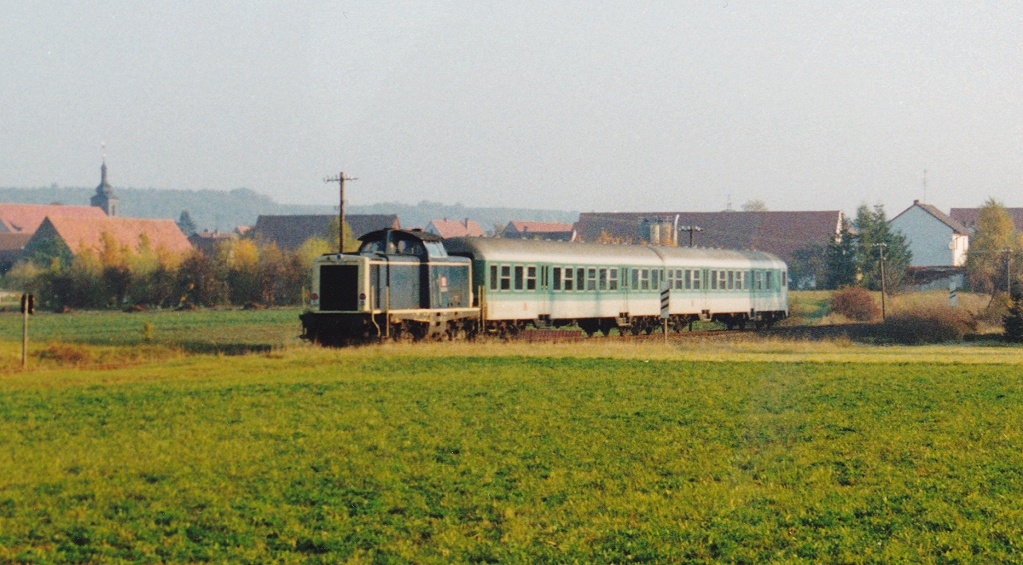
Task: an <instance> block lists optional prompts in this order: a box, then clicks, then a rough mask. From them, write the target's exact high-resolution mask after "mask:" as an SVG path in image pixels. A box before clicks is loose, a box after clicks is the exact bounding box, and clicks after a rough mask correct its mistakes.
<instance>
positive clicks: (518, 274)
mask: <svg viewBox="0 0 1023 565" xmlns="http://www.w3.org/2000/svg"><path fill="white" fill-rule="evenodd" d="M522 279H523V277H522V265H517V266H516V267H515V290H522V282H523V281H522Z"/></svg>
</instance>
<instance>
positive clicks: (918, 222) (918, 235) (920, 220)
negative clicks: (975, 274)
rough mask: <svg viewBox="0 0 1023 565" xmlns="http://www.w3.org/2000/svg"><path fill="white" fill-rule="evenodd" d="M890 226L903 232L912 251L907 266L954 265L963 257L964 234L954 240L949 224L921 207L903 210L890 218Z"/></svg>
mask: <svg viewBox="0 0 1023 565" xmlns="http://www.w3.org/2000/svg"><path fill="white" fill-rule="evenodd" d="M891 227H892V229H895V230H899V231H901V232H902V233H903V234H904V235H905V236H906V240H907V241H908V242H909V250H910V252H912V253H913V257H912V259H911V260H910V263H909V265H910V266H911V267H958V266H961V265H962V262H963V261H964V260H965V257H966V246H967V244H966V238H965V236H961V239H960V240H959V241H955V242H954V240H953V236H954V235H955V234H954V232H953V230H952V228H950V227H949V226H948V225H946V224H945V223H944V222H942V221H941V220H939V219H937V218H935V217H934V216H932V215H930V214H929V213H927V212H926V211H925V210H923V209H922V208H919V207H917V206H914V207H912V208H910V209H908V210H906V211H905V212H903V213H902V214H900V215H899V216H898V217H896V218H895V219H893V220H892V221H891ZM953 248H956V249H953ZM957 261H958V263H957Z"/></svg>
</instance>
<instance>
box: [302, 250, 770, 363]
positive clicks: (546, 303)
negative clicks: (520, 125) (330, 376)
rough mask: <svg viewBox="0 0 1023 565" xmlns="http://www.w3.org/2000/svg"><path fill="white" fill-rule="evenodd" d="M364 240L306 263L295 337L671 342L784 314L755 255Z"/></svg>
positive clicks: (330, 341)
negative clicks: (639, 338) (668, 334)
mask: <svg viewBox="0 0 1023 565" xmlns="http://www.w3.org/2000/svg"><path fill="white" fill-rule="evenodd" d="M361 241H362V246H361V247H360V249H359V252H358V253H356V254H333V255H325V256H323V257H320V258H318V259H317V260H316V261H315V264H314V267H313V269H314V271H313V290H312V293H311V295H310V298H311V301H310V308H309V309H308V310H307V311H306V312H305V313H303V314H302V315H301V319H302V326H303V329H304V333H303V336H302V337H303V338H305V339H309V340H312V341H316V342H319V343H323V344H325V345H343V344H349V343H361V342H365V341H369V340H371V339H378V338H393V339H399V340H401V339H409V340H417V339H423V338H427V337H431V338H435V339H436V338H449V339H454V338H460V337H472V336H475V335H476V334H477V333H479V332H481V331H483V332H486V333H488V334H494V335H498V336H512V335H515V334H516V333H518V332H520V331H522V330H523V329H525V328H527V327H562V326H570V325H578V327H580V328H581V329H582V330H583V331H584V332H586V333H587V334H591V335H592V334H594V333H597V332H601V333H603V334H605V335H607V334H609V333H610V332H611V330H613V329H617V330H618V331H619V332H620V333H632V334H640V333H650V332H652V331H653V330H655V329H657V328H660V327H661V325H662V324H663V323H665V322H667V324H668V326H669V327H670V328H672V329H674V330H676V331H682V330H684V329H685V328H686V327H687V326H688V327H692V326H691V324H692V323H693V322H695V321H715V322H720V323H722V324H724V325H725V326H726V327H728V328H729V329H731V328H734V327H739V328H744V327H746V326H747V325H754V326H755V327H757V328H760V327H765V326H770V325H772V324H774V323H775V322H777V321H779V320H781V319H784V318H786V317H787V316H788V314H789V308H788V280H787V279H788V273H787V270H786V266H785V263H784V262H783V261H781V260H780V259H778V258H777V257H775V256H774V255H771V254H769V253H763V252H759V251H729V250H721V249H703V248H678V247H667V246H655V245H598V244H585V243H567V242H551V241H529V240H514V239H488V238H453V239H447V240H441V239H440V238H439V237H436V236H433V235H430V234H426V233H424V232H420V231H404V230H380V231H377V232H373V233H370V234H367V235H365V236H363V237H362V238H361ZM665 299H666V304H664V301H665ZM665 305H666V306H667V308H666V310H665V309H664V307H663V306H665ZM664 316H666V317H664Z"/></svg>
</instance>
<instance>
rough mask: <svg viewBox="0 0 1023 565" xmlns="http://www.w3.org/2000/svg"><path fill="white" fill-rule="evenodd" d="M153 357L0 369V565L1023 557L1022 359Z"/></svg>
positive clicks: (1002, 350) (701, 351) (843, 346)
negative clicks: (91, 365) (89, 365)
mask: <svg viewBox="0 0 1023 565" xmlns="http://www.w3.org/2000/svg"><path fill="white" fill-rule="evenodd" d="M259 314H260V315H268V316H269V315H271V314H266V313H259ZM132 316H135V315H132ZM133 319H134V318H133ZM139 319H141V318H139ZM283 320H284V318H283V317H282V322H281V323H282V324H283ZM292 320H293V318H292ZM232 324H234V322H231V321H226V322H225V323H224V326H225V328H226V329H224V330H222V331H221V330H217V332H218V333H223V332H228V333H229V332H230V331H231V330H230V328H231V327H232ZM40 325H42V322H40ZM235 325H244V324H242V323H240V322H239V323H238V324H235ZM295 325H296V326H297V324H295ZM51 331H54V332H56V331H57V330H55V329H54V330H51ZM124 331H125V332H129V331H131V327H126V328H125V330H124ZM136 331H137V330H136ZM170 331H171V329H170V328H169V327H162V328H161V327H157V328H156V331H155V335H156V336H157V338H156V339H158V338H159V336H160V335H161V334H162V333H168V332H170ZM175 331H177V330H175ZM193 331H194V332H197V333H198V332H200V331H209V330H208V329H207V330H200V329H194V330H193ZM53 335H56V334H53ZM62 335H63V334H62ZM81 335H83V336H85V335H88V332H81ZM8 339H10V338H9V337H8ZM117 339H118V338H117V337H116V336H112V337H111V340H110V341H112V342H116V341H117ZM221 339H222V341H223V343H234V341H231V340H224V339H223V338H221ZM100 343H106V342H100ZM249 343H257V341H251V340H250V342H249ZM258 343H268V342H266V341H259V342H258ZM16 347H17V343H16V342H8V343H6V344H3V348H4V349H3V353H4V354H5V355H11V354H12V352H13V351H14V350H15V348H16ZM80 347H81V348H83V349H84V350H86V351H89V352H101V351H113V352H114V353H109V355H111V356H112V357H116V356H117V355H124V356H128V354H127V353H123V351H125V350H130V349H137V347H126V346H116V345H113V346H111V345H83V346H80ZM148 347H151V348H153V351H154V353H153V354H152V355H153V358H154V359H159V361H160V362H152V361H151V360H150V361H147V360H146V359H137V360H136V361H134V363H135V364H133V365H130V366H125V367H120V368H116V367H115V368H105V369H81V368H73V367H64V368H61V367H60V366H59V363H54V362H49V361H47V360H46V359H40V360H38V363H39V367H40V368H38V369H37V370H35V371H30V372H24V373H22V372H8V373H6V374H4V375H2V376H0V562H19V561H20V562H39V563H52V562H57V563H61V562H108V561H130V562H141V563H146V562H150V563H162V562H195V561H216V562H249V563H264V562H268V561H278V562H323V563H335V562H339V561H345V560H349V561H352V562H381V563H387V562H409V561H412V562H434V563H447V562H478V561H488V562H493V561H502V562H521V563H524V562H535V561H545V562H629V561H656V562H664V561H674V562H677V561H694V562H711V561H731V562H770V561H779V562H782V561H783V562H807V563H809V562H815V561H821V560H826V561H843V562H891V561H925V562H929V561H934V562H957V561H958V562H970V561H985V562H1007V561H1017V562H1018V561H1020V560H1023V554H1021V549H1020V541H1019V540H1021V539H1023V435H1021V433H1023V432H1021V430H1023V381H1021V378H1020V376H1019V375H1020V364H1021V363H1023V355H1021V354H1020V351H1019V350H1018V349H1015V348H1009V347H994V346H987V347H962V346H957V347H955V348H938V347H920V348H908V347H907V348H903V347H887V348H882V347H873V346H863V345H857V344H853V343H850V342H835V343H806V342H786V341H781V340H771V339H767V340H761V341H758V340H756V339H753V340H750V339H748V338H745V339H742V340H735V341H724V342H722V341H707V342H691V343H679V344H674V345H671V346H666V345H663V344H658V343H656V342H650V343H641V344H618V345H611V346H608V345H606V344H591V343H583V344H568V345H558V346H543V345H539V346H537V345H528V346H527V345H520V344H511V345H502V344H416V345H401V346H397V345H393V346H380V347H364V348H358V349H349V350H321V349H318V348H313V347H306V346H287V347H274V348H273V349H272V350H271V351H268V352H263V353H250V354H247V355H237V356H225V355H205V354H204V355H190V354H185V353H182V352H181V351H180V350H174V349H173V348H172V347H170V346H164V345H161V344H156V345H150V346H148ZM257 349H258V348H257ZM161 351H162V353H161ZM168 351H177V353H167V352H168ZM118 352H121V353H118ZM96 355H99V353H96ZM811 359H826V361H810V360H811ZM953 361H955V362H953ZM111 367H114V365H111Z"/></svg>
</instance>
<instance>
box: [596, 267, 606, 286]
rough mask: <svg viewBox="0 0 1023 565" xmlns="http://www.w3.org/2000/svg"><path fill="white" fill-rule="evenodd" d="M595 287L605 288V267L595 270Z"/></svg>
mask: <svg viewBox="0 0 1023 565" xmlns="http://www.w3.org/2000/svg"><path fill="white" fill-rule="evenodd" d="M597 288H599V289H600V290H607V269H600V270H599V271H597Z"/></svg>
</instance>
